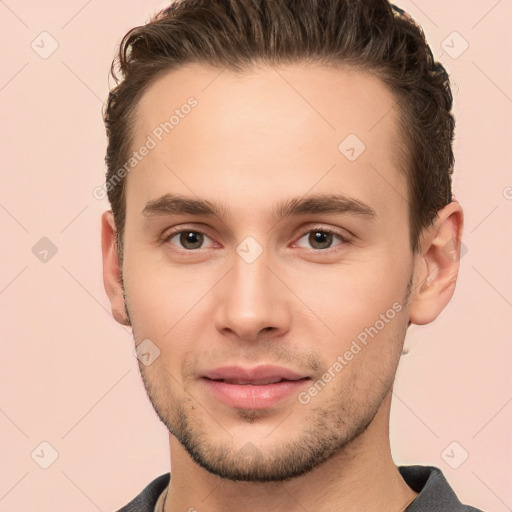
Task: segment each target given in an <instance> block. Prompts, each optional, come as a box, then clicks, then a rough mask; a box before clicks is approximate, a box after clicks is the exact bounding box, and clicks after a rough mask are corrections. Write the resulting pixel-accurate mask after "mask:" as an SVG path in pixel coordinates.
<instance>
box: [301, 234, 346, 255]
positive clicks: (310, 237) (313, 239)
mask: <svg viewBox="0 0 512 512" xmlns="http://www.w3.org/2000/svg"><path fill="white" fill-rule="evenodd" d="M336 238H337V239H338V240H339V241H340V242H339V243H337V244H334V245H333V241H334V239H336ZM304 239H306V244H307V246H306V247H305V248H310V249H314V250H319V251H322V250H325V249H331V248H333V247H337V246H339V245H343V244H344V243H347V242H348V240H347V239H346V238H345V237H344V236H343V235H341V234H340V233H337V232H335V231H332V230H330V229H313V230H310V231H308V232H307V233H305V234H304V235H303V236H302V237H301V238H300V239H299V240H298V244H299V246H300V247H302V245H300V241H301V240H304Z"/></svg>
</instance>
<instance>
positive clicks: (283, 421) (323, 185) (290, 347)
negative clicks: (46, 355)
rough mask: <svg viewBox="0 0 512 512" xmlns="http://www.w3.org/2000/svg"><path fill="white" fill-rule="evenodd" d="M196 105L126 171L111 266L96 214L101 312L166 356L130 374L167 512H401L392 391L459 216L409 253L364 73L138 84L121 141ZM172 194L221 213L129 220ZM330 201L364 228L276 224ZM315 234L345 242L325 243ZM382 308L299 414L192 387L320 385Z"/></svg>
mask: <svg viewBox="0 0 512 512" xmlns="http://www.w3.org/2000/svg"><path fill="white" fill-rule="evenodd" d="M190 96H194V97H195V98H196V99H197V101H198V105H197V107H195V108H194V109H193V110H192V111H191V112H190V114H188V116H186V117H185V118H184V119H182V120H181V121H180V124H179V125H177V126H176V127H175V128H174V130H173V131H172V133H171V134H170V135H168V136H167V137H165V138H164V139H163V140H162V141H161V142H160V143H159V144H158V145H157V147H156V148H154V149H153V150H152V151H151V152H150V153H149V154H148V155H147V156H146V157H145V158H144V159H143V160H142V161H141V162H140V163H139V164H138V165H137V167H136V168H135V169H134V170H133V171H132V172H131V173H130V174H129V175H128V176H127V182H126V191H125V192H126V200H127V203H126V204H127V211H126V225H125V231H124V252H123V257H124V260H123V267H122V268H120V265H119V255H118V253H117V251H116V247H115V243H114V233H115V227H114V221H113V217H112V213H111V212H110V211H107V212H105V213H104V214H103V217H102V246H103V264H104V283H105V289H106V291H107V294H108V296H109V298H110V301H111V305H112V312H113V315H114V317H115V318H116V320H117V321H118V322H120V323H123V324H125V325H131V326H132V328H133V333H134V338H135V341H136V343H137V344H138V343H140V342H141V341H142V340H144V339H147V338H149V339H150V340H151V341H152V342H153V343H154V344H155V345H156V346H158V348H159V350H160V356H159V357H158V358H157V359H155V361H154V362H153V363H152V364H150V365H149V366H145V365H143V364H142V363H140V362H139V366H140V371H141V375H142V378H143V381H144V384H145V386H146V389H147V392H148V396H149V398H150V400H151V402H152V404H153V406H154V408H155V410H156V411H157V413H158V415H159V416H160V418H161V420H162V421H163V423H164V424H165V425H166V426H167V428H168V429H169V432H170V434H169V442H170V453H171V467H172V478H171V483H170V486H169V490H168V494H167V498H166V502H165V511H166V512H169V511H173V512H174V511H178V510H189V509H190V508H191V507H193V508H195V509H196V510H199V511H200V510H209V511H214V512H215V511H231V510H241V511H253V512H259V511H262V512H263V511H265V512H267V511H269V510H273V511H287V512H290V511H299V510H301V511H302V510H304V509H305V510H316V511H320V512H324V511H335V510H336V511H337V510H369V511H370V510H371V511H373V510H390V511H395V510H396V511H397V512H398V511H400V510H404V509H405V508H406V506H407V505H408V504H409V503H410V502H411V501H412V500H413V499H414V498H415V497H416V493H415V492H414V491H413V490H412V489H410V488H409V487H408V486H407V484H406V483H405V481H404V480H403V479H402V477H401V476H400V474H399V472H398V470H397V468H396V466H395V464H394V462H393V459H392V456H391V451H390V445H389V412H390V404H391V396H392V385H393V380H394V377H395V372H396V369H397V365H398V363H399V360H400V355H401V351H402V348H403V342H404V338H405V335H406V331H407V327H408V324H409V322H412V323H414V324H418V325H423V324H428V323H430V322H432V321H433V320H434V319H435V318H436V317H437V316H438V315H439V314H440V313H441V311H442V310H443V309H444V308H445V306H446V305H447V304H448V302H449V301H450V299H451V297H452V295H453V292H454V289H455V282H456V279H457V274H458V269H459V258H458V257H455V258H453V257H452V258H450V257H449V256H448V255H447V252H446V249H445V247H446V246H447V244H449V243H450V241H452V240H453V239H454V238H455V239H456V241H457V242H456V255H458V254H459V253H460V252H459V251H460V238H461V235H462V227H463V212H462V209H461V206H460V205H459V203H458V202H456V201H453V202H452V203H450V204H449V205H447V206H446V207H445V208H443V209H442V210H441V211H440V212H439V213H438V217H437V218H436V220H435V223H434V224H433V225H432V226H431V227H429V228H428V229H425V230H424V232H423V235H422V239H421V251H420V253H419V254H417V255H413V254H412V253H411V251H410V246H409V231H408V230H409V226H408V214H407V206H408V205H407V199H406V198H407V192H406V182H405V178H404V177H403V175H402V174H401V173H400V172H399V170H398V168H397V163H396V159H395V156H394V155H395V149H396V147H397V146H396V145H397V143H398V142H397V141H398V132H397V127H396V126H397V125H396V115H397V114H396V111H395V110H394V109H393V108H392V107H393V105H394V96H393V95H392V93H391V92H390V91H389V90H388V89H387V88H386V86H385V85H384V84H383V83H382V82H381V81H380V80H379V79H377V78H375V77H373V76H371V75H369V74H366V73H356V72H355V71H353V70H349V69H334V68H327V67H323V66H320V65H317V66H311V65H310V66H306V65H305V64H294V65H287V66H280V67H279V68H271V67H260V68H257V69H256V70H255V71H254V72H252V73H245V74H243V75H240V74H234V73H231V72H228V71H226V70H224V71H223V72H222V73H220V70H218V69H212V68H208V67H206V66H200V65H187V66H184V67H182V68H180V69H178V70H175V71H172V72H170V73H168V74H166V75H164V76H162V77H160V78H159V79H158V80H157V81H156V82H154V83H153V84H152V85H151V86H150V88H149V89H148V90H147V91H146V92H145V93H144V95H143V97H142V99H141V101H140V103H139V105H138V109H137V119H136V123H135V139H134V148H138V147H140V146H141V145H142V144H143V143H144V141H145V140H146V137H147V136H148V135H149V134H151V133H152V131H153V130H154V128H155V127H156V126H158V125H159V123H160V122H162V121H164V120H165V119H167V118H168V117H169V115H170V114H168V113H172V112H173V110H174V109H176V108H179V107H180V106H181V105H183V104H184V103H185V102H186V100H187V98H189V97H190ZM379 120H380V121H379ZM378 121H379V122H378ZM350 133H353V134H357V136H358V137H359V139H361V140H362V141H363V142H364V144H365V146H366V149H365V151H364V152H363V153H362V154H361V155H360V156H359V157H358V158H357V159H356V160H355V161H353V162H351V161H349V160H348V159H347V158H345V156H344V155H343V154H341V153H340V151H339V150H338V145H339V144H340V142H341V141H342V140H343V139H344V138H345V137H346V136H347V135H348V134H350ZM170 192H172V193H175V194H181V195H183V196H187V197H191V198H194V199H206V200H208V201H210V202H215V203H220V204H222V205H224V207H225V216H224V217H223V218H215V217H208V216H197V215H191V214H187V215H176V214H166V215H144V214H143V213H142V212H143V210H144V208H145V207H146V205H147V204H148V202H150V201H153V200H155V199H157V198H160V197H162V196H164V195H165V194H167V193H170ZM332 193H343V194H346V195H347V196H350V197H352V198H355V199H358V200H360V201H362V202H364V203H366V204H367V205H369V206H371V207H372V208H373V209H374V210H375V212H376V213H377V217H376V218H375V219H373V220H371V219H368V218H366V217H364V216H358V215H350V214H333V213H314V214H311V213H308V214H306V215H294V216H289V217H285V218H283V219H281V220H276V219H274V218H272V216H271V212H272V208H273V206H274V204H275V203H277V202H281V201H286V200H288V199H290V198H296V197H299V198H300V197H303V196H309V195H312V194H332ZM171 228H180V229H183V230H187V229H189V230H192V231H194V230H195V231H196V232H197V231H199V232H201V233H204V234H205V236H204V238H203V239H202V245H200V244H201V238H200V237H201V235H199V242H198V244H197V245H196V247H197V246H199V247H200V248H199V249H194V248H193V247H192V249H191V248H190V247H191V244H189V245H186V244H187V239H185V240H184V241H183V239H181V243H180V237H179V236H173V237H172V238H168V236H169V232H170V229H171ZM321 228H324V229H325V228H327V229H332V230H335V231H337V232H338V233H339V234H341V235H342V236H350V238H349V241H347V242H343V241H342V240H341V239H339V238H338V237H337V236H334V237H333V238H332V239H330V238H327V244H326V245H324V246H319V245H318V243H317V244H315V239H314V238H312V236H313V234H314V233H315V230H316V231H318V230H321ZM312 231H313V234H312V233H311V232H312ZM196 236H197V235H196ZM247 236H252V237H253V238H254V239H255V240H257V242H258V243H259V244H260V246H261V247H262V248H263V252H262V254H260V255H259V257H257V258H256V260H255V261H253V262H252V263H247V262H246V261H245V260H244V259H243V258H242V257H241V256H239V254H238V253H237V251H236V248H237V246H238V245H239V244H240V243H241V242H242V241H243V240H244V239H245V238H246V237H247ZM166 238H167V239H166ZM193 240H194V239H193ZM195 240H198V239H197V238H196V239H195ZM183 243H185V246H184V245H183ZM329 244H330V245H329ZM121 275H122V279H121ZM427 277H428V280H427ZM123 285H124V289H123ZM408 285H410V296H409V298H408V300H406V299H407V288H408ZM395 303H399V304H400V305H401V306H402V308H401V311H400V312H399V313H397V314H396V315H395V316H394V318H393V319H392V320H390V321H389V322H387V323H386V324H385V327H384V328H382V329H381V330H379V332H378V334H377V335H376V336H375V337H374V338H372V339H370V341H369V342H368V344H367V345H366V346H364V348H363V349H362V350H361V351H360V352H359V353H357V355H355V356H354V357H353V359H352V360H351V361H349V362H348V364H347V365H346V366H345V367H344V368H343V370H342V371H340V372H339V373H337V374H336V376H335V377H333V378H332V380H331V381H330V382H329V383H328V384H327V385H326V386H325V388H323V389H322V391H321V392H319V393H318V394H317V395H316V396H315V397H314V398H312V399H311V401H310V402H309V403H308V404H302V403H300V402H299V401H298V399H297V396H296V395H293V396H288V397H286V398H285V399H283V400H281V401H280V402H278V404H277V405H274V406H272V407H269V408H267V409H263V410H252V409H238V408H234V407H229V406H227V405H225V404H223V403H221V402H219V401H217V400H216V399H215V398H214V397H213V396H212V395H211V394H210V393H209V392H208V390H207V389H206V387H205V386H204V382H202V381H201V380H200V377H201V375H202V374H203V373H204V371H206V370H208V369H212V368H216V367H219V366H223V365H227V364H239V365H242V366H246V367H252V366H256V365H259V364H277V365H282V366H286V367H288V368H291V369H293V370H295V371H298V372H299V373H301V374H303V375H307V376H310V377H311V378H312V380H313V381H315V380H317V379H319V378H321V377H322V375H323V374H324V373H325V372H326V371H327V370H328V368H329V367H331V366H332V365H333V363H334V362H335V361H336V360H337V357H338V355H340V354H344V353H345V352H346V351H347V350H348V349H349V348H350V346H351V343H352V341H353V340H354V339H355V338H356V336H357V335H358V334H359V333H361V332H362V331H364V329H365V327H368V326H371V325H374V324H375V322H376V320H378V319H379V315H381V314H385V313H386V311H388V310H389V309H390V308H392V305H393V304H395ZM309 386H310V384H308V385H305V387H304V389H305V390H307V389H308V388H309Z"/></svg>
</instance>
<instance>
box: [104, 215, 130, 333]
mask: <svg viewBox="0 0 512 512" xmlns="http://www.w3.org/2000/svg"><path fill="white" fill-rule="evenodd" d="M115 234H116V227H115V222H114V216H113V214H112V211H111V210H108V211H105V212H103V214H102V216H101V250H102V256H103V285H104V286H105V291H106V292H107V295H108V298H109V300H110V305H111V307H112V315H113V317H114V318H115V320H116V321H117V322H119V323H120V324H122V325H130V321H129V319H128V317H127V315H126V309H125V303H124V296H123V285H122V281H121V267H120V263H119V254H118V252H117V248H116V242H115Z"/></svg>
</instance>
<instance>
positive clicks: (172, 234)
mask: <svg viewBox="0 0 512 512" xmlns="http://www.w3.org/2000/svg"><path fill="white" fill-rule="evenodd" d="M313 232H319V233H324V234H330V235H333V236H335V237H338V238H339V240H340V241H341V243H340V244H338V245H336V246H334V247H327V248H326V249H313V248H311V249H306V250H308V252H315V253H327V252H332V251H336V250H338V249H337V248H338V247H340V246H344V245H347V244H349V243H350V242H351V238H349V237H348V236H346V235H343V234H341V233H340V232H338V231H336V230H333V229H330V228H325V227H321V226H318V227H314V228H311V229H308V230H307V231H305V232H303V233H302V235H301V236H300V237H299V238H297V240H300V239H301V238H303V237H304V236H305V235H308V234H310V233H313ZM181 233H198V234H201V235H204V236H206V237H208V238H210V239H211V237H210V236H208V234H207V233H205V232H204V231H201V230H198V229H192V228H191V229H187V228H185V229H183V228H181V229H176V230H174V231H171V232H170V233H167V234H166V235H165V236H164V238H163V240H162V241H163V243H169V242H170V240H171V239H172V238H174V237H175V236H176V235H180V234H181ZM201 249H202V247H200V248H198V249H184V248H182V247H180V248H179V250H180V251H181V252H186V253H194V252H197V251H200V250H201Z"/></svg>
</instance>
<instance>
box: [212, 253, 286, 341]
mask: <svg viewBox="0 0 512 512" xmlns="http://www.w3.org/2000/svg"><path fill="white" fill-rule="evenodd" d="M264 255H265V253H263V254H262V255H260V256H259V257H258V258H257V259H256V261H253V262H252V263H247V262H246V261H244V260H243V259H242V258H241V257H239V256H238V255H236V256H235V257H234V265H233V268H232V269H231V271H230V272H229V273H228V274H227V275H226V277H225V278H224V279H223V280H222V282H221V283H219V284H221V286H217V287H216V288H215V293H216V297H215V304H216V306H215V312H214V321H215V327H216V328H217V330H218V331H219V332H221V333H222V334H223V335H225V336H226V335H227V336H230V337H232V338H233V339H242V340H245V341H257V340H258V339H260V338H266V339H268V337H278V336H281V335H283V334H284V333H286V332H287V331H288V330H289V329H290V319H291V314H290V303H289V296H288V295H289V294H287V293H286V287H285V286H284V285H283V283H282V282H281V281H280V279H278V277H276V275H275V271H274V270H271V269H270V268H269V266H268V262H267V259H266V257H265V256H264Z"/></svg>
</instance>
